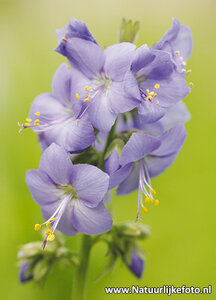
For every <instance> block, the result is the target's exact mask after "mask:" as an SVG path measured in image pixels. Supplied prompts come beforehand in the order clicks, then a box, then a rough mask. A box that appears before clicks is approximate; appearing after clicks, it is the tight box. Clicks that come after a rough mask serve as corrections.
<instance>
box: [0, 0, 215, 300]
mask: <svg viewBox="0 0 216 300" xmlns="http://www.w3.org/2000/svg"><path fill="white" fill-rule="evenodd" d="M215 13H216V1H215V0H205V1H202V0H196V1H195V0H191V1H187V0H182V1H175V0H163V1H160V0H158V1H155V0H152V1H146V0H133V1H132V0H130V1H129V0H109V1H104V0H91V1H87V0H86V1H85V0H79V1H73V0H70V1H69V0H61V1H60V0H59V1H57V0H37V1H31V0H19V1H17V0H16V1H15V0H14V1H10V0H5V1H4V0H3V1H2V0H1V1H0V39H1V46H0V57H1V66H0V82H1V88H0V99H1V109H0V115H1V117H0V122H1V130H0V133H1V148H0V168H1V173H0V180H1V194H0V195H1V218H0V222H1V235H0V241H1V247H0V251H1V254H0V258H1V278H0V286H1V288H0V293H1V299H4V300H7V299H41V300H43V299H48V298H49V299H53V300H55V299H60V298H62V297H63V298H64V299H66V300H67V299H70V293H71V288H72V285H71V283H72V274H73V272H72V270H68V269H67V268H64V267H63V268H62V270H60V269H59V268H57V267H56V268H55V269H53V271H52V273H51V274H50V277H49V279H48V281H47V283H46V285H45V287H44V288H43V289H42V290H40V289H39V288H37V287H36V286H35V285H34V284H32V283H29V284H25V285H21V284H20V283H19V282H18V276H17V267H16V261H17V258H16V255H17V250H18V248H19V246H20V245H22V244H24V243H27V242H30V241H34V240H38V239H40V235H39V234H38V233H36V232H34V230H33V226H34V224H35V223H38V222H41V220H42V217H41V213H40V208H39V207H38V206H37V205H36V204H35V203H34V202H33V200H32V199H31V196H30V194H29V192H28V189H27V187H26V185H25V181H24V176H25V171H26V170H27V169H30V168H37V166H38V162H39V159H40V154H41V152H40V148H39V145H38V143H37V138H36V135H35V134H34V133H32V132H31V131H30V130H29V131H25V132H23V133H22V134H18V126H17V121H21V122H23V120H24V118H25V117H26V116H27V114H28V110H29V107H30V104H31V102H32V100H33V99H34V97H35V96H36V95H37V94H39V93H42V92H46V91H50V85H51V78H52V76H53V74H54V72H55V70H56V68H57V67H58V66H59V64H60V63H61V62H63V61H64V58H63V57H61V56H60V55H59V54H57V53H55V52H54V51H53V49H54V48H55V47H56V45H57V41H56V37H55V29H56V28H61V27H63V26H64V25H65V24H67V23H68V21H69V19H70V17H75V18H77V19H80V20H82V21H84V22H86V23H87V25H88V26H89V28H90V30H91V32H92V33H93V35H94V36H95V38H96V39H97V41H98V42H99V43H100V44H101V45H103V46H108V45H110V44H112V43H115V42H116V40H117V34H116V32H117V29H118V28H119V24H120V22H121V19H122V17H126V18H131V19H133V20H140V22H141V29H140V34H139V38H138V41H137V44H138V45H141V44H142V43H144V42H145V43H148V45H151V44H152V43H154V42H156V41H158V40H159V39H160V37H161V36H162V35H163V34H164V32H165V31H166V30H167V29H168V28H169V27H170V26H171V23H172V17H173V16H174V17H176V18H178V19H179V20H180V22H181V23H183V24H186V25H189V26H190V27H191V28H192V31H193V37H194V52H193V55H192V57H191V59H190V61H189V68H191V69H192V70H193V72H192V74H190V75H189V81H193V82H194V89H193V90H192V93H191V94H190V95H189V96H188V97H187V98H186V99H185V102H186V103H187V105H188V107H189V109H190V111H191V113H192V119H191V121H190V122H189V123H188V124H187V125H186V127H187V131H188V137H187V140H186V143H185V145H184V147H183V150H182V152H181V153H180V155H179V157H178V159H177V161H176V162H175V164H174V165H173V166H172V167H171V168H170V169H169V170H167V171H166V172H165V173H164V174H163V175H161V176H160V177H159V178H156V179H155V180H154V181H153V186H154V187H155V189H156V190H157V191H158V197H159V199H160V205H159V207H157V208H153V207H152V209H151V210H150V212H149V214H148V215H146V218H145V223H146V224H148V225H150V226H151V227H152V236H151V238H149V239H148V240H147V241H145V242H144V243H143V248H144V249H145V251H146V257H147V262H146V270H145V274H144V277H143V278H142V279H141V280H136V279H135V278H134V277H133V275H132V274H131V273H129V272H128V271H127V270H126V268H125V267H124V265H122V264H121V263H119V264H118V266H117V268H116V270H115V272H114V273H112V274H111V275H109V276H106V277H105V278H104V279H102V281H100V282H99V283H97V284H95V283H94V279H95V278H96V277H97V275H98V274H99V272H100V271H101V270H102V268H103V266H104V264H105V258H104V255H105V251H106V248H105V247H104V246H103V245H100V244H99V245H98V246H96V247H95V249H94V251H93V252H92V256H91V261H90V270H89V279H88V297H87V299H88V300H89V299H112V298H117V297H119V298H123V297H124V298H128V299H133V298H136V297H143V298H144V297H145V299H150V298H154V297H156V296H155V295H128V296H125V295H105V293H104V286H131V285H136V284H139V285H140V286H144V285H147V286H150V287H153V286H162V285H164V284H165V285H171V284H172V285H175V286H181V285H183V284H185V285H187V286H191V285H193V286H200V287H203V286H208V285H209V284H211V285H212V286H213V294H212V295H208V298H212V299H213V298H215V289H216V287H215V279H216V239H215V238H216V235H215V219H216V217H215V210H216V201H215V199H214V190H213V187H214V186H215V168H216V165H215V153H216V152H215V150H216V149H215V132H216V101H215V100H216V99H215V86H216V81H215V80H216V79H215V70H216V63H215V61H216V60H215V49H216V39H215V28H216V21H215ZM136 199H137V193H133V194H132V195H129V196H127V197H119V198H117V197H114V198H113V209H114V211H115V213H114V220H115V222H116V223H117V222H120V221H124V220H134V218H135V213H136ZM79 238H80V236H77V237H75V238H71V239H69V241H68V243H69V244H71V246H72V247H74V248H77V247H78V246H79ZM201 296H203V297H204V299H206V298H205V297H207V295H200V297H201ZM159 297H160V299H164V298H165V297H167V296H166V295H160V296H159ZM179 297H180V296H176V295H173V296H172V299H177V298H179ZM188 297H190V298H191V299H192V298H193V297H194V298H195V297H199V296H197V295H189V296H188ZM75 300H76V299H75Z"/></svg>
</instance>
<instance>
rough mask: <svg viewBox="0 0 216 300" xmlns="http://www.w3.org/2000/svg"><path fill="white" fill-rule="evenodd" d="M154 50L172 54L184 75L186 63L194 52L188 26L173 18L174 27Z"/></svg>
mask: <svg viewBox="0 0 216 300" xmlns="http://www.w3.org/2000/svg"><path fill="white" fill-rule="evenodd" d="M152 48H153V49H158V50H164V51H166V52H168V53H170V54H171V56H172V58H173V60H174V61H175V63H176V65H177V66H178V70H179V71H180V72H183V73H184V71H183V70H185V66H186V61H187V60H188V58H189V57H190V55H191V53H192V50H193V38H192V32H191V29H190V28H189V27H188V26H184V25H181V24H180V22H179V21H178V20H176V19H175V18H173V24H172V27H171V28H170V29H169V30H168V31H167V32H166V33H165V34H164V36H163V37H162V38H161V40H160V41H159V42H158V43H157V44H155V45H154V46H153V47H152ZM185 71H186V70H185Z"/></svg>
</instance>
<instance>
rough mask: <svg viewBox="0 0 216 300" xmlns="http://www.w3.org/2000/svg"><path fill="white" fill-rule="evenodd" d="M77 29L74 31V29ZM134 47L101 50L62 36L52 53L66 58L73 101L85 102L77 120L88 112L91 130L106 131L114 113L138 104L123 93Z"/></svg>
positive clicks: (112, 121) (78, 38)
mask: <svg viewBox="0 0 216 300" xmlns="http://www.w3.org/2000/svg"><path fill="white" fill-rule="evenodd" d="M77 30H78V29H77ZM135 48H136V46H135V45H134V44H131V43H120V44H115V45H112V46H110V47H108V48H107V49H106V50H104V51H103V50H102V49H101V47H100V46H99V45H98V44H96V43H95V42H92V41H91V40H89V39H85V38H83V36H82V35H80V36H78V37H74V36H73V35H71V34H67V33H66V35H65V36H63V38H62V41H61V43H60V45H59V46H58V47H57V49H56V51H57V52H59V53H60V54H62V55H64V56H66V57H67V58H68V61H69V62H70V64H71V66H72V72H73V73H74V74H73V76H74V78H75V77H76V78H77V83H76V84H75V85H74V86H75V87H76V90H77V92H76V93H77V99H79V101H83V102H85V103H86V106H85V108H84V109H83V112H82V113H81V114H80V118H82V117H83V115H84V114H85V112H86V111H88V115H89V119H90V120H91V122H92V124H93V126H94V127H96V128H97V129H99V130H101V131H103V132H108V131H109V130H110V128H111V127H112V125H113V124H114V122H115V119H116V116H117V114H118V113H124V112H127V111H130V110H131V109H133V108H134V107H136V106H137V105H138V104H139V100H137V99H135V96H133V95H132V96H131V95H128V94H127V93H126V92H125V90H124V81H123V80H124V76H125V73H126V72H127V70H128V69H129V67H130V65H131V62H132V60H133V57H134V54H135Z"/></svg>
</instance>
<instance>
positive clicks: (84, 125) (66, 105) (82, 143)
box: [22, 63, 95, 152]
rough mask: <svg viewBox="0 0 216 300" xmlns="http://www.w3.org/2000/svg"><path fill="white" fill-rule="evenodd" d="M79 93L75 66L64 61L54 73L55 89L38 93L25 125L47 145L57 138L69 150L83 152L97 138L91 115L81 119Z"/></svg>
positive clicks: (57, 142)
mask: <svg viewBox="0 0 216 300" xmlns="http://www.w3.org/2000/svg"><path fill="white" fill-rule="evenodd" d="M75 94H76V93H75V91H74V90H73V78H72V76H71V70H68V67H67V64H65V63H64V64H62V65H61V66H60V67H59V68H58V70H57V71H56V73H55V75H54V77H53V81H52V93H51V94H50V93H46V94H42V95H39V96H38V97H36V99H35V100H34V102H33V103H32V106H31V110H30V113H29V116H28V118H27V119H26V123H25V124H24V125H22V128H29V127H30V128H32V129H33V130H34V131H35V132H37V133H38V134H39V139H40V142H41V144H42V148H43V149H45V148H47V147H48V146H49V145H50V144H51V143H53V142H55V143H56V144H58V145H60V146H62V147H64V148H65V149H66V150H67V151H70V152H79V151H81V150H83V149H85V148H87V147H89V146H90V145H91V144H92V143H93V142H94V140H95V136H94V130H93V127H92V125H91V123H90V121H89V120H88V118H87V115H85V116H84V117H83V118H82V119H81V120H77V117H78V114H79V113H80V110H81V103H80V102H79V101H78V100H77V99H76V96H75Z"/></svg>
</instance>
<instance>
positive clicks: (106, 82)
mask: <svg viewBox="0 0 216 300" xmlns="http://www.w3.org/2000/svg"><path fill="white" fill-rule="evenodd" d="M92 82H93V84H94V85H95V87H96V88H99V87H102V88H103V93H106V92H107V91H108V90H109V89H110V87H111V84H112V80H111V78H110V77H109V76H107V75H106V74H105V73H100V74H99V75H98V76H97V77H96V78H95V79H93V80H92Z"/></svg>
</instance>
